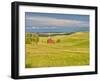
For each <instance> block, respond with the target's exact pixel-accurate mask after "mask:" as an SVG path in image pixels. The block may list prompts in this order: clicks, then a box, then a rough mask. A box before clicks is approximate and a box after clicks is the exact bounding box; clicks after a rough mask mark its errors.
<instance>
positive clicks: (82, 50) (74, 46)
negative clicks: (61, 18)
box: [25, 32, 89, 68]
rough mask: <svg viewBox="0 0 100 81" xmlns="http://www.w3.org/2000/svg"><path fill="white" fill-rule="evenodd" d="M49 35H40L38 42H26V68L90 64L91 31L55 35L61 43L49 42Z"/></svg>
mask: <svg viewBox="0 0 100 81" xmlns="http://www.w3.org/2000/svg"><path fill="white" fill-rule="evenodd" d="M47 39H48V37H39V43H38V44H34V45H33V44H26V62H25V67H26V68H35V67H59V66H80V65H89V33H88V32H76V33H73V34H70V35H61V36H60V35H58V36H53V37H52V39H53V40H55V41H56V40H57V39H60V42H59V43H55V44H47Z"/></svg>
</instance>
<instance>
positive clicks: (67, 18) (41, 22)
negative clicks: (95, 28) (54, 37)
mask: <svg viewBox="0 0 100 81" xmlns="http://www.w3.org/2000/svg"><path fill="white" fill-rule="evenodd" d="M25 31H26V32H80V31H84V32H85V31H89V15H78V14H77V15H75V14H58V13H57V14H56V13H36V12H25Z"/></svg>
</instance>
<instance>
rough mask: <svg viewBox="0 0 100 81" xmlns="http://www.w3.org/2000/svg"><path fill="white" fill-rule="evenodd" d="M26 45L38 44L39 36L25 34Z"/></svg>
mask: <svg viewBox="0 0 100 81" xmlns="http://www.w3.org/2000/svg"><path fill="white" fill-rule="evenodd" d="M25 37H26V38H25V39H26V41H25V42H26V44H38V42H39V36H38V34H37V33H26V36H25Z"/></svg>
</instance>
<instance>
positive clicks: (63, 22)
mask: <svg viewBox="0 0 100 81" xmlns="http://www.w3.org/2000/svg"><path fill="white" fill-rule="evenodd" d="M26 20H27V21H28V20H31V21H32V25H37V26H38V25H48V26H50V25H51V26H59V27H61V26H66V27H67V26H73V27H74V26H78V27H84V26H85V27H88V25H89V23H88V22H86V21H79V20H71V19H57V18H52V17H41V16H33V17H32V16H26Z"/></svg>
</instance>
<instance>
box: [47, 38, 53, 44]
mask: <svg viewBox="0 0 100 81" xmlns="http://www.w3.org/2000/svg"><path fill="white" fill-rule="evenodd" d="M47 43H48V44H54V43H55V41H54V40H53V39H52V38H51V37H49V38H48V40H47Z"/></svg>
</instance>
